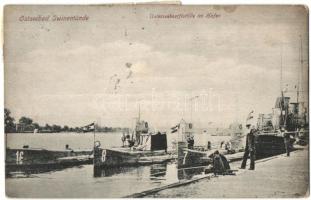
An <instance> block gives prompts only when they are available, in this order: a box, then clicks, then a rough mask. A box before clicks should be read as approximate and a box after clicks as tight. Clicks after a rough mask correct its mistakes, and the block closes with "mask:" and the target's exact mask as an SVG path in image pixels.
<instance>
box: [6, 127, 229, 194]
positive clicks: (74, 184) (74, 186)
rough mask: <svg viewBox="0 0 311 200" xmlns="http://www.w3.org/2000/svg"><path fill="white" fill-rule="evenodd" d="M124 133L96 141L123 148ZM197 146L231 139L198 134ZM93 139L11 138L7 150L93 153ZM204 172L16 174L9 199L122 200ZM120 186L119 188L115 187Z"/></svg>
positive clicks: (166, 168) (86, 169) (155, 168)
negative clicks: (83, 199)
mask: <svg viewBox="0 0 311 200" xmlns="http://www.w3.org/2000/svg"><path fill="white" fill-rule="evenodd" d="M121 136H122V133H97V134H96V135H95V140H98V141H100V142H101V145H102V147H104V148H109V147H113V146H120V145H121V144H122V143H121V139H120V138H121ZM167 136H168V145H169V147H170V148H171V147H172V142H173V141H174V140H175V138H176V137H177V135H176V134H168V135H167ZM194 139H195V145H206V143H207V141H211V142H212V147H214V148H216V147H219V146H220V142H221V141H226V140H228V139H229V137H228V136H211V135H204V134H196V135H195V136H194ZM93 141H94V135H93V134H92V133H87V134H83V133H54V134H8V135H7V147H8V148H21V147H22V146H24V145H29V147H30V148H45V149H55V150H63V149H64V148H65V145H66V144H68V145H69V146H70V148H72V149H74V150H77V149H92V146H93ZM202 173H203V169H197V170H194V171H191V170H190V171H189V170H188V171H178V170H177V168H176V165H175V163H167V164H155V165H150V166H139V167H122V168H121V167H120V168H113V169H103V170H101V171H100V172H97V173H96V174H94V171H93V166H92V165H82V166H77V167H72V168H65V169H57V170H54V171H46V172H43V173H42V172H41V173H30V174H29V173H27V174H23V173H17V174H13V175H12V176H10V177H7V178H6V193H7V195H8V196H10V197H24V198H27V197H33V198H52V197H55V198H56V197H62V198H67V197H68V198H69V197H72V198H74V197H77V198H78V197H79V198H81V197H93V198H97V197H123V196H126V195H130V194H133V193H137V192H141V191H144V190H149V189H152V188H156V187H160V186H162V185H166V184H170V183H174V182H177V181H178V180H180V179H191V178H192V177H193V176H200V174H202ZM116 185H118V187H115V186H116Z"/></svg>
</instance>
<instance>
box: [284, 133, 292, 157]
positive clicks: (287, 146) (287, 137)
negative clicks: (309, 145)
mask: <svg viewBox="0 0 311 200" xmlns="http://www.w3.org/2000/svg"><path fill="white" fill-rule="evenodd" d="M283 137H284V144H285V149H286V156H288V157H289V156H290V150H291V149H290V148H291V146H290V145H291V144H290V139H291V138H290V134H289V133H288V132H286V131H285V132H284V134H283Z"/></svg>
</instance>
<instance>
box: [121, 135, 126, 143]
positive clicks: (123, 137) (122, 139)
mask: <svg viewBox="0 0 311 200" xmlns="http://www.w3.org/2000/svg"><path fill="white" fill-rule="evenodd" d="M125 140H126V136H125V133H124V132H123V134H122V137H121V141H122V147H124V143H125Z"/></svg>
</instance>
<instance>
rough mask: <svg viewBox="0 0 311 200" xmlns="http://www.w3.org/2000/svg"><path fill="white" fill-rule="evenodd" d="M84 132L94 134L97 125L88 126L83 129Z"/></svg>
mask: <svg viewBox="0 0 311 200" xmlns="http://www.w3.org/2000/svg"><path fill="white" fill-rule="evenodd" d="M82 130H83V132H92V131H95V123H92V124H89V125H86V126H83V127H82Z"/></svg>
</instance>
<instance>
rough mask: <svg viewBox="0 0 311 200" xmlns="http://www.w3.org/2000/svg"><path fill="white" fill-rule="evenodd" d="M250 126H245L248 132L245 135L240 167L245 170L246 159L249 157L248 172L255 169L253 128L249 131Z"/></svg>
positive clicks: (254, 130)
mask: <svg viewBox="0 0 311 200" xmlns="http://www.w3.org/2000/svg"><path fill="white" fill-rule="evenodd" d="M250 126H251V125H250V124H247V125H246V127H247V130H250V131H249V133H248V134H247V135H246V146H245V152H244V156H243V161H242V165H241V169H245V167H246V162H247V158H248V156H250V160H251V165H250V168H249V170H254V169H255V150H256V149H255V132H256V129H255V126H252V128H251V129H250Z"/></svg>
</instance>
